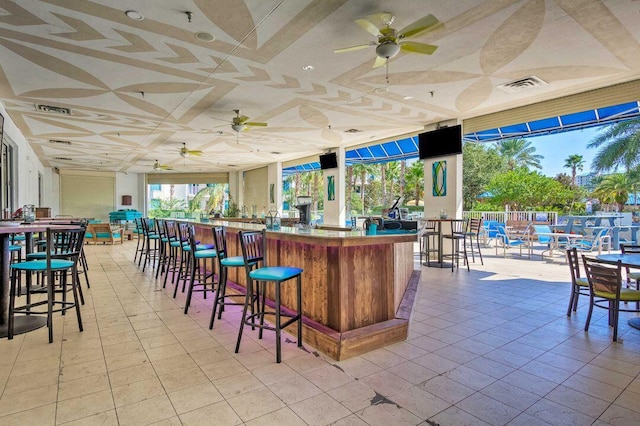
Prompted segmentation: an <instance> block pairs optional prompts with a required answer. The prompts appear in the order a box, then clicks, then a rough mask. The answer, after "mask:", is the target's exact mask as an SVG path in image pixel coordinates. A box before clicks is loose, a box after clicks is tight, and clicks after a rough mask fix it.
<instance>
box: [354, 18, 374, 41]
mask: <svg viewBox="0 0 640 426" xmlns="http://www.w3.org/2000/svg"><path fill="white" fill-rule="evenodd" d="M354 22H355V23H356V24H358V25H359V26H360V28H362V29H363V30H365V31H366V32H368V33H369V34H372V35H374V36H376V37H378V36H379V35H380V30H379V29H378V27H376V26H375V25H373V24H372V23H371V22H369V21H367V20H366V19H356V20H355V21H354Z"/></svg>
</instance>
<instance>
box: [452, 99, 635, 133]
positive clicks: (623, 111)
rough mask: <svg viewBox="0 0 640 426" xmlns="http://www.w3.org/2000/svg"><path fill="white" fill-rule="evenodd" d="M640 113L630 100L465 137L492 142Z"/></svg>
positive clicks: (589, 124)
mask: <svg viewBox="0 0 640 426" xmlns="http://www.w3.org/2000/svg"><path fill="white" fill-rule="evenodd" d="M639 115H640V103H639V102H629V103H626V104H620V105H614V106H610V107H605V108H597V109H592V110H588V111H582V112H576V113H573V114H567V115H560V116H557V117H550V118H544V119H542V120H535V121H528V122H526V123H521V124H515V125H510V126H504V127H497V128H495V129H489V130H483V131H481V132H473V133H467V134H465V135H464V140H466V141H473V142H492V141H499V140H503V139H511V138H527V137H531V136H539V135H548V134H551V133H560V132H566V131H569V130H576V129H584V128H587V127H594V126H601V125H603V124H610V123H615V122H617V121H621V120H626V119H629V118H633V117H637V116H639Z"/></svg>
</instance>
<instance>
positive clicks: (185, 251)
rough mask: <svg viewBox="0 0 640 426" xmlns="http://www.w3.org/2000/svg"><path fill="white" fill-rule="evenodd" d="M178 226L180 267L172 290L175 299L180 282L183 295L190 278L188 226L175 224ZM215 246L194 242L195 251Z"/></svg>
mask: <svg viewBox="0 0 640 426" xmlns="http://www.w3.org/2000/svg"><path fill="white" fill-rule="evenodd" d="M177 224H178V226H177V227H176V241H178V242H179V248H178V250H179V252H180V266H179V267H178V277H177V278H176V282H175V284H176V285H175V287H174V289H173V298H174V299H175V298H176V296H177V295H178V287H179V286H180V281H182V292H183V293H184V292H185V290H186V288H187V282H188V281H189V278H190V269H189V265H190V261H191V259H190V258H191V255H192V251H191V245H190V244H189V238H188V235H189V234H188V228H189V224H188V223H187V222H177ZM214 248H215V246H214V245H213V244H200V241H196V250H210V249H214Z"/></svg>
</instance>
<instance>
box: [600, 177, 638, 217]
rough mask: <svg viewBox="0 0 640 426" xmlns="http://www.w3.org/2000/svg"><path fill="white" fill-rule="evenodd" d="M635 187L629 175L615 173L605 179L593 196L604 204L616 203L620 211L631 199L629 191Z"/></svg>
mask: <svg viewBox="0 0 640 426" xmlns="http://www.w3.org/2000/svg"><path fill="white" fill-rule="evenodd" d="M632 187H633V184H632V182H631V179H630V178H629V175H628V174H626V173H613V174H610V175H608V176H605V177H604V179H602V181H601V182H600V183H599V184H598V186H596V189H594V190H593V196H594V197H595V198H597V199H598V200H600V201H601V202H602V203H616V204H617V207H618V211H619V212H620V211H622V207H624V204H625V203H626V202H627V200H628V199H629V191H630V190H631V188H632Z"/></svg>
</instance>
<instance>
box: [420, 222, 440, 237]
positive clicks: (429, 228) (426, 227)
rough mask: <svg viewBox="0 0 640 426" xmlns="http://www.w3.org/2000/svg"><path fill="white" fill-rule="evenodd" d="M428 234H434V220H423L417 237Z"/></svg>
mask: <svg viewBox="0 0 640 426" xmlns="http://www.w3.org/2000/svg"><path fill="white" fill-rule="evenodd" d="M428 232H436V221H435V220H428V219H427V220H424V221H423V223H422V228H420V231H418V236H421V235H424V234H426V233H428Z"/></svg>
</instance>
